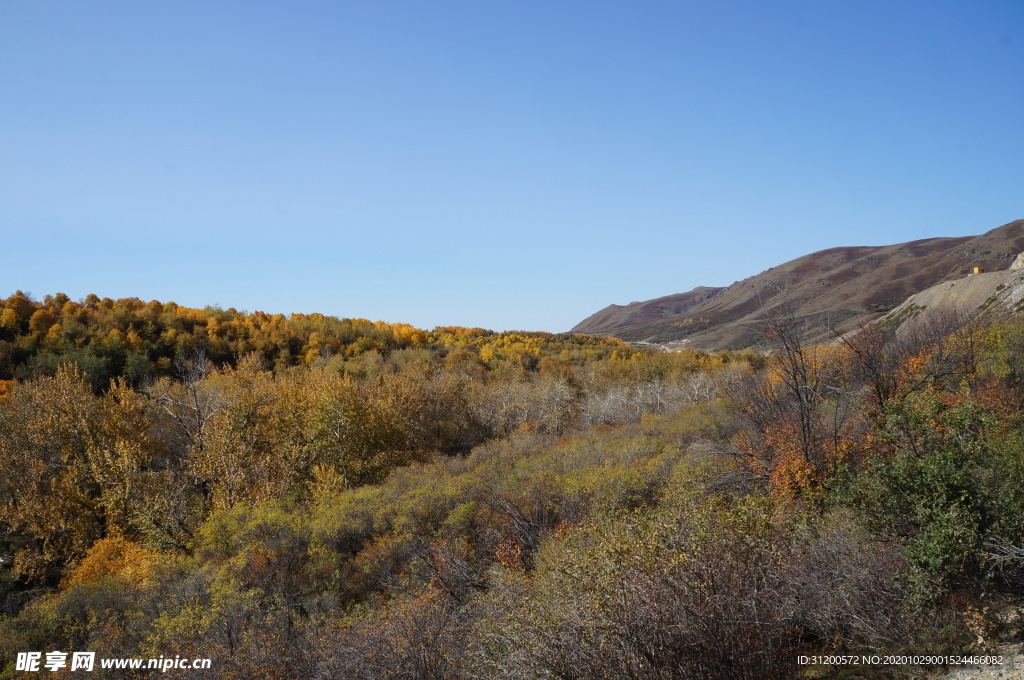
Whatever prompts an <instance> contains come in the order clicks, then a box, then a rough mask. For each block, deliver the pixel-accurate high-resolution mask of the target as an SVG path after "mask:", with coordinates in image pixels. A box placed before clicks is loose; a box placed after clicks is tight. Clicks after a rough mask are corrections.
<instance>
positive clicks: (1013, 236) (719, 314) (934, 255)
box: [572, 220, 1024, 349]
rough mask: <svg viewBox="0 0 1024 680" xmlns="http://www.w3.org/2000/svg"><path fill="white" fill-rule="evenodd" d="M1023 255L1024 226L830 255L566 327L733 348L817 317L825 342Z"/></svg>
mask: <svg viewBox="0 0 1024 680" xmlns="http://www.w3.org/2000/svg"><path fill="white" fill-rule="evenodd" d="M1022 250H1024V220H1018V221H1016V222H1011V223H1009V224H1006V225H1003V226H1002V227H999V228H998V229H993V230H991V231H988V232H986V233H985V234H982V235H980V236H963V237H956V238H944V237H939V238H929V239H922V240H919V241H911V242H910V243H899V244H896V245H891V246H851V247H841V248H831V249H829V250H822V251H819V252H817V253H812V254H810V255H805V256H803V257H799V258H797V259H795V260H791V261H789V262H786V263H784V264H782V265H779V266H777V267H773V268H772V269H769V270H767V271H765V272H762V273H761V274H758V275H756V276H752V277H750V278H747V279H744V280H743V281H738V282H736V283H734V284H732V285H731V286H728V287H727V288H724V289H715V288H697V289H694V290H693V291H691V292H690V293H684V294H680V295H671V296H668V297H664V298H658V299H656V300H650V301H647V302H635V303H632V304H630V305H628V306H625V307H619V306H616V305H612V306H611V307H608V308H606V309H604V310H601V311H600V312H598V313H597V314H594V315H593V316H591V317H589V318H588V319H586V320H585V321H583V322H581V323H580V324H578V325H577V326H576V327H574V328H573V329H572V330H573V331H574V332H580V333H596V334H600V335H612V336H616V337H621V338H623V339H626V340H632V341H640V340H646V341H653V342H670V343H671V345H672V346H690V347H700V348H705V349H720V348H725V347H730V348H736V347H743V346H747V345H750V344H752V343H754V342H755V341H756V340H757V328H758V321H759V320H760V319H762V318H764V316H765V315H766V314H769V313H771V312H773V311H777V310H779V309H780V308H784V309H786V310H788V311H790V312H791V313H795V314H797V315H808V316H810V315H813V316H814V317H815V318H818V319H820V322H821V323H820V324H819V325H818V328H819V334H820V336H821V337H822V338H824V337H825V336H826V335H828V333H829V332H830V331H829V328H832V329H835V330H837V331H839V332H842V331H846V330H849V329H851V328H854V327H855V326H856V325H857V324H859V323H863V322H865V321H868V320H871V319H874V318H877V317H878V316H880V315H881V314H883V313H885V312H887V311H889V310H891V309H893V308H894V307H895V306H896V305H898V304H900V303H901V302H903V301H904V300H905V299H906V298H907V297H909V296H910V295H913V294H914V293H917V292H919V291H922V290H924V289H925V288H928V287H930V286H933V285H935V284H937V283H940V282H943V281H946V280H952V279H957V278H961V277H963V276H965V275H966V274H967V273H968V272H969V271H970V269H971V268H972V267H979V266H980V267H984V268H986V269H988V270H1000V269H1006V268H1007V267H1008V266H1009V265H1010V263H1011V262H1012V261H1013V259H1014V258H1015V257H1016V256H1017V254H1018V253H1019V252H1021V251H1022Z"/></svg>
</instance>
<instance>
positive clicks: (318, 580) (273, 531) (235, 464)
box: [0, 294, 1024, 680]
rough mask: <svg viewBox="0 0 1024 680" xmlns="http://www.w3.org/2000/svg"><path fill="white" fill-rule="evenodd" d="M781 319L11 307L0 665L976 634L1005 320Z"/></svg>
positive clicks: (1014, 579) (731, 659)
mask: <svg viewBox="0 0 1024 680" xmlns="http://www.w3.org/2000/svg"><path fill="white" fill-rule="evenodd" d="M804 324H805V321H804V320H801V319H799V318H795V317H792V316H790V317H785V316H782V317H778V318H775V319H773V320H771V321H770V322H769V323H767V324H766V327H765V329H764V345H763V347H762V348H761V351H752V350H746V351H744V352H739V353H736V352H721V353H714V354H710V353H705V352H677V353H655V352H651V351H647V350H644V351H641V350H637V349H634V348H631V347H629V346H628V345H626V344H624V343H622V342H620V341H617V340H614V339H608V338H594V337H588V336H577V335H552V334H545V333H525V332H520V333H493V332H491V331H487V330H484V329H468V328H457V327H448V328H438V329H434V330H433V331H429V332H428V331H421V330H419V329H415V328H412V327H411V326H407V325H404V324H383V323H380V322H375V323H372V322H369V321H360V320H339V319H333V318H330V317H321V316H318V315H308V316H302V315H293V316H292V317H283V316H275V317H271V316H268V315H261V314H260V313H256V314H245V313H242V312H236V311H235V310H228V311H223V310H219V309H214V308H209V309H206V310H193V309H186V308H182V307H178V306H176V305H173V304H171V303H168V304H161V303H158V302H150V303H143V302H141V301H138V300H118V301H113V300H107V299H102V300H101V299H99V298H95V296H90V297H89V298H86V299H85V300H83V301H81V302H72V301H70V300H68V299H67V298H66V296H61V295H57V296H52V297H47V298H46V300H44V301H43V302H35V301H32V300H30V299H29V298H28V297H27V296H24V295H20V294H19V295H15V296H12V297H11V298H8V299H7V300H6V301H4V302H3V303H2V308H0V326H2V328H0V370H3V371H5V374H4V377H5V378H6V382H5V383H3V389H2V396H0V461H2V465H0V527H2V529H3V532H4V533H3V537H2V539H0V540H2V542H0V553H2V554H3V555H4V557H5V565H4V568H3V569H0V577H2V581H0V596H2V600H0V604H2V610H0V630H2V635H0V658H2V659H3V662H4V663H5V664H7V666H6V667H5V669H4V670H3V675H2V676H0V677H18V673H17V672H16V671H15V670H14V667H13V663H12V660H13V658H14V655H15V654H16V653H17V652H20V651H27V650H38V651H51V650H54V649H60V650H68V649H70V650H82V651H85V650H88V651H95V652H97V655H98V656H107V657H157V656H160V655H163V656H164V657H173V656H175V655H181V656H183V657H184V656H191V657H210V658H212V659H213V663H212V669H211V670H209V671H198V670H197V671H192V670H189V671H184V670H176V671H175V673H177V674H178V676H179V677H218V678H231V677H238V678H242V677H264V678H334V677H345V678H353V679H360V678H366V679H371V678H373V679H378V678H381V679H383V678H395V679H399V678H424V679H427V678H438V679H442V678H443V679H451V678H465V679H483V678H495V679H498V678H509V679H511V678H578V679H581V680H583V679H591V678H592V679H594V680H597V679H598V678H601V679H605V678H665V679H669V678H723V679H725V678H751V679H754V678H788V677H796V676H798V675H800V674H805V675H807V677H828V676H834V677H843V674H844V673H848V672H849V671H850V669H844V668H841V667H836V668H824V667H817V668H813V669H809V668H804V667H800V666H799V665H798V664H797V658H798V656H799V655H814V654H826V655H835V654H855V653H872V654H901V653H918V654H921V653H927V654H966V653H975V652H978V653H980V652H984V651H987V649H988V647H987V646H988V645H990V644H992V642H993V640H992V635H993V633H994V632H995V630H996V627H997V626H998V625H999V622H998V621H997V620H996V617H995V616H994V615H992V614H990V613H988V612H989V611H992V609H989V610H986V607H992V608H994V607H996V605H998V604H999V603H1002V602H1007V601H1014V598H1016V597H1017V594H1018V592H1019V590H1020V588H1021V586H1022V585H1024V579H1022V577H1021V574H1022V573H1024V569H1022V567H1024V560H1022V556H1024V519H1022V518H1024V491H1022V490H1021V487H1020V485H1019V482H1018V480H1019V479H1020V475H1021V473H1022V472H1024V452H1022V449H1021V444H1022V437H1024V422H1022V420H1021V415H1020V414H1021V409H1020V406H1021V403H1022V399H1024V383H1022V380H1024V322H1022V321H1020V320H1019V319H1014V318H1004V319H989V320H986V321H985V322H981V321H979V320H977V319H973V320H971V319H943V320H941V321H937V322H934V323H933V324H931V325H930V326H927V327H918V328H917V329H916V330H913V331H912V332H911V330H909V329H897V328H893V327H888V326H871V327H867V328H864V329H862V330H861V332H860V333H857V334H855V335H852V336H848V337H844V338H837V339H836V341H835V342H833V343H830V344H825V345H809V344H806V343H804V342H802V337H803V330H804ZM55 329H56V330H55ZM1010 632H1011V633H1012V631H1010ZM855 670H856V671H857V672H858V673H860V674H861V676H863V677H915V676H920V675H922V674H925V673H927V672H928V669H923V668H915V667H894V666H887V667H858V668H856V669H855ZM104 672H106V673H109V674H110V677H118V676H116V673H117V672H123V671H100V670H97V671H96V673H97V677H102V676H103V673H104ZM204 673H205V674H207V675H203V674H204ZM872 674H873V675H872Z"/></svg>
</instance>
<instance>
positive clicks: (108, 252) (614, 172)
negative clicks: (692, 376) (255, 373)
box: [0, 0, 1024, 331]
mask: <svg viewBox="0 0 1024 680" xmlns="http://www.w3.org/2000/svg"><path fill="white" fill-rule="evenodd" d="M1022 217H1024V1H1022V0H971V1H969V2H968V1H963V0H956V1H944V0H921V1H916V0H906V1H899V2H896V1H890V0H884V1H883V0H835V1H831V0H830V1H824V2H823V1H821V0H807V1H804V2H785V1H781V2H780V1H776V0H772V1H771V2H765V1H764V0H749V1H742V2H739V1H734V2H729V1H724V0H723V1H721V2H718V1H715V2H707V1H705V0H672V1H665V2H642V1H636V2H625V1H620V2H610V1H604V0H586V1H579V2H572V1H561V0H543V1H541V0H537V1H534V0H515V1H512V0H507V1H504V2H500V1H497V0H495V1H493V2H492V1H480V0H467V1H464V2H462V1H448V0H431V1H430V2H424V1H422V0H416V1H415V2H401V1H398V0H387V1H384V2H379V1H375V0H365V1H363V2H343V1H339V0H330V1H324V2H313V1H303V0H295V1H289V2H281V1H274V2H269V1H267V2H264V1H257V0H246V1H244V2H243V1H242V0H233V1H230V2H228V1H215V0H202V1H189V0H174V1H171V0H165V1H157V0H153V1H146V2H139V1H138V0H130V1H128V0H126V1H124V2H109V1H106V0H89V1H88V2H82V1H81V0H67V1H63V2H57V1H48V0H38V1H30V0H0V257H2V264H0V295H9V294H10V293H12V292H13V291H14V290H15V289H22V290H25V291H26V292H31V293H32V294H33V295H35V296H36V297H38V298H41V297H43V296H44V295H45V294H47V293H56V292H58V291H60V292H65V293H67V294H68V295H70V296H71V297H72V298H75V299H77V298H81V297H84V296H85V295H86V294H88V293H96V294H97V295H100V296H101V297H103V296H106V297H113V298H118V297H139V298H142V299H144V300H149V299H154V298H155V299H159V300H162V301H168V300H173V301H175V302H177V303H179V304H183V305H188V306H200V307H201V306H204V305H207V304H219V305H221V306H223V307H236V308H238V309H245V310H248V311H255V310H264V311H268V312H284V313H289V312H322V313H325V314H332V315H337V316H343V317H346V316H347V317H365V318H370V319H374V320H376V319H383V320H386V321H405V322H408V323H412V324H414V325H417V326H420V327H426V328H432V327H433V326H435V325H447V324H458V325H467V326H484V327H488V328H493V329H495V330H502V329H529V330H550V331H560V330H566V329H568V328H570V327H571V326H573V325H574V324H575V323H577V322H578V321H580V320H581V319H583V318H584V317H586V316H588V315H590V314H591V313H593V312H595V311H597V310H598V309H600V308H602V307H604V306H606V305H608V304H610V303H613V302H615V303H619V304H625V303H628V302H630V301H632V300H644V299H649V298H653V297H658V296H661V295H668V294H671V293H677V292H683V291H686V290H689V289H691V288H693V287H694V286H697V285H728V284H730V283H732V282H733V281H735V280H738V279H742V278H745V277H747V276H750V275H752V274H756V273H758V272H760V271H762V270H764V269H767V268H768V267H771V266H773V265H776V264H779V263H781V262H784V261H786V260H789V259H792V258H794V257H797V256H799V255H803V254H806V253H809V252H812V251H815V250H819V249H822V248H828V247H833V246H839V245H882V244H888V243H896V242H901V241H907V240H912V239H917V238H924V237H928V236H959V235H968V234H978V233H982V232H984V231H987V230H989V229H992V228H994V227H997V226H1000V225H1001V224H1004V223H1006V222H1009V221H1011V220H1014V219H1018V218H1022Z"/></svg>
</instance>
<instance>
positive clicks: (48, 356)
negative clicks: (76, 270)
mask: <svg viewBox="0 0 1024 680" xmlns="http://www.w3.org/2000/svg"><path fill="white" fill-rule="evenodd" d="M458 348H462V349H464V350H465V351H463V352H456V353H455V355H454V356H453V357H452V358H451V359H449V362H457V361H464V362H466V363H469V364H474V363H478V364H481V365H482V366H483V367H484V368H493V367H496V366H498V365H499V364H502V363H503V362H504V363H509V362H511V363H518V364H521V365H522V366H523V367H525V368H527V369H537V368H538V363H539V361H540V359H541V358H542V357H552V358H553V359H556V360H557V361H560V362H564V363H570V364H574V365H580V364H583V363H589V362H592V361H595V360H599V359H605V358H609V357H610V356H611V355H613V354H615V355H616V356H631V355H633V354H635V353H636V350H633V349H632V348H630V347H629V345H627V344H626V343H624V342H622V341H620V340H617V339H614V338H599V337H593V336H586V335H575V334H553V333H539V332H518V333H495V332H493V331H489V330H486V329H483V328H463V327H457V326H447V327H438V328H435V329H434V330H433V331H430V332H427V331H423V330H420V329H418V328H414V327H413V326H410V325H409V324H404V323H385V322H382V321H376V322H371V321H368V320H366V319H338V318H336V317H331V316H324V315H322V314H291V315H288V316H285V315H284V314H274V315H270V314H266V313H264V312H253V313H245V312H239V311H237V310H235V309H234V308H229V309H227V310H224V309H220V308H219V307H206V308H204V309H193V308H188V307H182V306H180V305H176V304H175V303H173V302H167V303H161V302H159V301H157V300H150V301H149V302H143V301H142V300H139V299H138V298H122V299H119V300H112V299H110V298H99V297H97V296H96V295H88V296H86V297H85V298H84V299H83V300H81V301H78V302H76V301H73V300H71V299H69V298H68V296H67V295H64V294H63V293H58V294H56V295H47V296H46V297H45V298H44V299H43V300H42V301H36V300H32V299H31V298H30V297H29V296H27V295H25V294H24V293H22V292H21V291H18V292H16V293H15V294H14V295H12V296H11V297H9V298H7V299H6V300H2V301H0V381H10V380H12V379H18V380H25V379H29V378H33V377H37V376H41V375H49V376H53V375H55V374H56V372H57V369H58V368H59V367H60V366H61V365H63V364H66V363H73V364H75V365H77V366H78V367H79V369H80V370H81V371H82V372H83V373H84V374H85V375H86V377H87V379H88V380H89V383H90V385H92V387H93V389H94V390H96V391H103V390H105V389H106V388H107V386H108V385H109V384H110V381H111V380H112V379H113V378H115V377H122V378H124V379H125V380H126V381H127V383H128V384H129V385H131V386H133V387H138V386H141V385H144V384H146V383H147V382H149V381H151V380H153V379H155V378H160V377H176V376H177V375H178V369H177V368H176V367H175V363H174V362H175V360H176V359H178V358H181V357H190V356H192V355H193V354H195V353H196V352H202V353H203V354H204V355H205V356H206V357H207V358H208V359H209V360H210V361H211V362H213V364H214V365H215V366H217V367H222V366H226V365H234V363H235V362H236V361H238V360H239V359H240V358H241V357H245V356H248V355H250V354H253V353H255V354H257V355H258V356H259V357H260V358H261V359H262V361H263V362H264V363H265V364H266V366H268V367H270V368H273V369H274V370H276V371H281V370H284V369H287V368H292V367H296V366H304V367H309V366H325V367H327V368H329V369H331V370H333V371H335V372H339V373H353V374H357V375H368V374H372V373H379V372H382V371H389V372H394V371H396V370H399V369H401V368H402V367H403V366H404V365H405V364H406V363H408V362H410V361H423V360H428V361H429V360H437V359H443V358H445V356H446V355H447V352H448V351H450V350H452V349H458ZM416 349H427V350H432V351H433V353H432V354H427V355H424V354H422V353H411V354H399V355H397V356H395V357H393V358H391V355H392V353H394V352H396V351H400V350H416ZM470 353H471V354H470ZM389 358H390V361H389ZM471 359H472V360H473V361H470V360H471ZM477 360H478V361H477Z"/></svg>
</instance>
